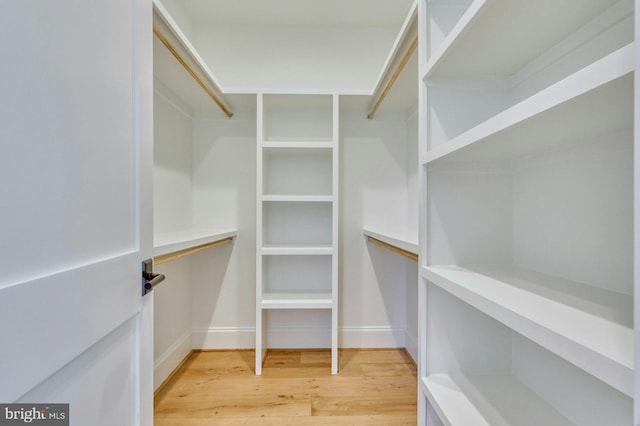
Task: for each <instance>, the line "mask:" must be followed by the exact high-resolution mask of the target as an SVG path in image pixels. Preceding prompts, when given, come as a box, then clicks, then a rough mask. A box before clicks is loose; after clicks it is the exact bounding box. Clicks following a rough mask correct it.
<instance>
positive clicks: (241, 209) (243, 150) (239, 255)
mask: <svg viewBox="0 0 640 426" xmlns="http://www.w3.org/2000/svg"><path fill="white" fill-rule="evenodd" d="M193 132H194V139H193V168H194V169H193V191H194V216H193V217H194V225H195V226H196V227H198V228H204V229H222V230H224V229H230V228H231V229H237V231H238V236H237V238H236V240H235V243H234V244H233V245H225V246H220V247H215V248H212V249H210V250H205V251H202V252H199V253H196V254H195V255H193V256H192V286H193V304H192V306H193V312H192V317H191V318H192V325H193V329H194V332H193V347H194V348H252V347H254V345H255V340H254V330H255V214H256V207H255V198H256V196H255V191H256V188H255V187H256V118H255V111H253V110H248V111H235V115H234V117H233V118H232V119H230V120H229V119H221V120H207V119H198V120H196V121H195V122H194V130H193Z"/></svg>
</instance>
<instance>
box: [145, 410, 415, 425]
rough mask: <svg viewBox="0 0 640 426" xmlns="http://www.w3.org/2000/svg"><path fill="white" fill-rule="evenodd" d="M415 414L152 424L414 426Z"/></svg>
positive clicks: (173, 420) (160, 422)
mask: <svg viewBox="0 0 640 426" xmlns="http://www.w3.org/2000/svg"><path fill="white" fill-rule="evenodd" d="M415 424H416V414H415V413H414V414H385V415H365V416H319V417H261V418H252V417H249V418H234V419H229V418H227V419H216V421H215V423H212V421H211V420H210V419H189V418H171V419H165V418H163V419H156V421H155V423H154V426H211V425H216V426H255V425H259V426H307V425H324V426H327V425H335V426H339V425H352V426H382V425H386V426H414V425H415Z"/></svg>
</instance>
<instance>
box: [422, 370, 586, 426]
mask: <svg viewBox="0 0 640 426" xmlns="http://www.w3.org/2000/svg"><path fill="white" fill-rule="evenodd" d="M421 389H422V390H423V392H424V393H425V394H426V396H427V398H428V399H429V402H430V403H431V405H432V406H433V408H434V410H435V411H436V413H437V414H438V416H439V417H440V419H441V420H442V422H443V423H444V424H445V425H456V426H458V425H459V426H467V425H473V426H508V425H518V426H539V425H545V426H569V425H573V423H572V422H571V421H569V419H567V418H566V417H564V416H563V415H562V414H561V413H560V412H559V411H558V410H556V409H555V408H553V407H552V406H551V405H549V404H548V403H546V402H545V401H544V400H543V399H542V398H540V397H539V396H538V395H537V394H536V393H535V392H533V391H532V390H531V389H529V388H528V387H526V386H525V385H523V384H522V383H520V382H519V381H518V380H517V379H515V378H514V377H513V376H511V375H462V374H456V375H448V374H434V375H430V376H428V377H422V378H421Z"/></svg>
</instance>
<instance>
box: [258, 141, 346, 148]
mask: <svg viewBox="0 0 640 426" xmlns="http://www.w3.org/2000/svg"><path fill="white" fill-rule="evenodd" d="M262 147H263V148H270V149H271V148H305V149H331V148H333V142H327V141H311V142H305V141H265V142H262Z"/></svg>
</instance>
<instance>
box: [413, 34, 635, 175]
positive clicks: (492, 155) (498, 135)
mask: <svg viewBox="0 0 640 426" xmlns="http://www.w3.org/2000/svg"><path fill="white" fill-rule="evenodd" d="M634 50H635V48H634V44H633V43H631V44H629V45H627V46H625V47H623V48H621V49H619V50H617V51H616V52H613V53H611V54H609V55H607V56H606V57H604V58H602V59H600V60H599V61H596V62H595V63H593V64H591V65H589V66H587V67H585V68H584V69H582V70H580V71H578V72H576V73H574V74H572V75H570V76H569V77H567V78H565V79H564V80H561V81H559V82H558V83H556V84H554V85H552V86H550V87H548V88H546V89H544V90H543V91H541V92H539V93H537V94H535V95H533V96H531V97H530V98H527V99H525V100H524V101H522V102H520V103H518V104H516V105H514V106H512V107H511V108H509V109H507V110H505V111H503V112H501V113H499V114H497V115H495V116H493V117H491V118H490V119H488V120H486V121H484V122H482V123H480V124H478V125H477V126H475V127H473V128H471V129H469V130H467V131H465V132H463V133H462V134H460V135H458V136H456V137H454V138H452V139H451V140H449V141H448V142H446V143H443V144H441V145H437V146H435V147H434V148H432V149H431V150H430V151H429V152H427V153H426V154H425V157H424V158H423V159H422V161H423V163H429V162H433V161H436V160H439V159H446V160H455V161H482V160H485V161H486V160H492V161H497V160H504V159H511V158H515V157H518V156H522V155H525V154H530V153H533V152H539V151H543V150H547V149H549V148H553V147H554V146H557V145H559V144H566V143H573V142H575V141H578V140H583V139H585V138H588V137H589V136H590V135H591V136H592V135H599V134H603V133H605V132H611V131H615V130H621V129H624V128H631V127H632V125H633V76H632V72H633V70H634V66H635V52H634ZM603 105H606V108H603V107H602V106H603Z"/></svg>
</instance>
